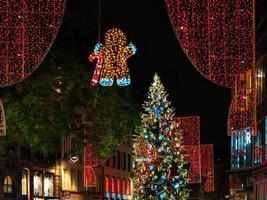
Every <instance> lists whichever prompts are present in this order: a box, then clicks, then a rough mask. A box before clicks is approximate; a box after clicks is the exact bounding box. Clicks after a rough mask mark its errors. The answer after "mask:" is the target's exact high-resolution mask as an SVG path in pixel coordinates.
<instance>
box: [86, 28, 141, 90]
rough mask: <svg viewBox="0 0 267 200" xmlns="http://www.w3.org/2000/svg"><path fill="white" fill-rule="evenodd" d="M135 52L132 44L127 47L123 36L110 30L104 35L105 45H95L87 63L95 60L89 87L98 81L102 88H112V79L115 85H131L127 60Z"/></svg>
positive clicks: (120, 32)
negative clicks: (115, 80)
mask: <svg viewBox="0 0 267 200" xmlns="http://www.w3.org/2000/svg"><path fill="white" fill-rule="evenodd" d="M136 51H137V49H136V47H135V45H134V44H133V43H131V42H130V43H129V44H128V45H127V39H126V36H125V34H124V33H123V32H122V31H121V30H120V29H118V28H112V29H110V30H108V31H107V33H106V35H105V44H104V45H102V44H101V43H97V44H96V46H95V48H94V52H93V53H92V54H91V55H90V56H89V61H90V62H93V60H94V59H97V64H96V69H95V71H94V74H93V77H92V80H91V86H95V85H96V84H97V82H98V79H100V81H99V82H100V84H101V85H102V86H112V85H113V82H114V78H115V77H116V79H117V85H119V86H128V85H130V83H131V79H130V74H129V68H128V64H127V59H128V58H129V57H130V56H132V55H133V54H135V53H136Z"/></svg>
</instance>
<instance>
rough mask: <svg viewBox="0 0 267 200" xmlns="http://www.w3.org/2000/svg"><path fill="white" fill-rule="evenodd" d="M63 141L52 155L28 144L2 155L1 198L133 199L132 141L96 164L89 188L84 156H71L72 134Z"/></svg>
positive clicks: (6, 199) (0, 171)
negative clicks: (30, 148) (32, 149)
mask: <svg viewBox="0 0 267 200" xmlns="http://www.w3.org/2000/svg"><path fill="white" fill-rule="evenodd" d="M62 141H63V142H62V150H61V152H59V153H58V154H57V155H56V154H55V155H52V156H49V157H45V156H43V155H42V154H40V153H39V154H37V153H33V152H31V151H30V150H29V149H28V148H10V150H9V151H8V153H7V155H5V156H4V157H1V156H0V199H1V200H63V199H64V200H65V199H71V200H96V199H101V200H102V199H112V198H114V197H115V198H114V199H125V200H126V199H131V187H132V186H131V184H132V182H131V178H130V174H131V173H130V171H131V148H130V146H129V145H121V146H120V147H119V148H118V151H117V152H116V154H115V155H113V156H111V157H110V158H109V159H108V160H107V161H106V162H105V163H104V164H102V165H100V166H98V167H95V168H94V170H95V174H96V187H93V188H85V187H84V179H83V177H84V176H83V162H82V159H80V158H79V157H75V156H74V155H72V156H70V155H71V154H70V152H71V151H72V150H73V144H74V143H73V142H72V136H70V137H68V138H66V139H63V140H62ZM74 148H75V147H74Z"/></svg>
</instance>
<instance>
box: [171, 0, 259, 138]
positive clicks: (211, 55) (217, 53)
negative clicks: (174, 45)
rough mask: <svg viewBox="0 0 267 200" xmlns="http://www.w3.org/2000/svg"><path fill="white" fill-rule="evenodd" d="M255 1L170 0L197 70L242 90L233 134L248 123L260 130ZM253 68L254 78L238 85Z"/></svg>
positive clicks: (233, 113)
mask: <svg viewBox="0 0 267 200" xmlns="http://www.w3.org/2000/svg"><path fill="white" fill-rule="evenodd" d="M254 1H255V0H247V1H243V0H236V1H232V2H228V1H196V0H193V1H182V0H166V4H167V7H168V12H169V16H170V19H171V21H172V24H173V28H174V30H175V32H176V34H177V37H178V40H179V42H180V44H181V45H182V47H183V49H184V51H185V53H186V54H187V55H188V57H189V59H190V60H191V62H192V63H193V65H194V66H195V67H196V69H197V70H198V71H199V72H200V73H201V74H202V75H204V76H205V77H206V78H207V79H208V80H210V81H213V82H214V83H216V84H219V85H222V86H225V87H230V88H233V89H235V91H236V92H235V96H234V99H233V101H232V104H231V107H230V112H229V118H228V135H229V136H231V135H232V134H233V133H234V132H235V131H238V130H244V128H247V127H250V128H251V130H252V135H255V134H256V132H257V131H256V84H255V77H254V76H256V75H255V29H254V23H255V18H254V4H255V2H254ZM248 73H251V77H252V78H251V79H252V80H251V81H247V80H245V84H242V85H238V84H236V83H237V82H239V80H240V76H242V75H243V74H248ZM244 97H245V98H244ZM242 98H243V99H246V103H245V104H250V105H251V107H250V108H249V109H247V106H246V105H245V104H244V100H242Z"/></svg>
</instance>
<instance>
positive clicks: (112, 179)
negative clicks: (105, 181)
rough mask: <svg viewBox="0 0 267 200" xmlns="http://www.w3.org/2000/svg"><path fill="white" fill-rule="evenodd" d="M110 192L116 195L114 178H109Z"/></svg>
mask: <svg viewBox="0 0 267 200" xmlns="http://www.w3.org/2000/svg"><path fill="white" fill-rule="evenodd" d="M111 192H112V193H116V179H115V177H114V176H112V178H111Z"/></svg>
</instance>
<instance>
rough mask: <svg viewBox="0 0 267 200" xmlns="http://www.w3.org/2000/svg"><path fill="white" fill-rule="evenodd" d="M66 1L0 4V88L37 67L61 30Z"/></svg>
mask: <svg viewBox="0 0 267 200" xmlns="http://www.w3.org/2000/svg"><path fill="white" fill-rule="evenodd" d="M65 5H66V0H42V1H38V0H32V1H25V0H19V1H18V0H1V2H0V16H1V20H0V49H1V51H0V87H5V86H9V85H12V84H15V83H17V82H18V81H21V80H23V79H24V78H26V77H27V76H29V75H30V74H31V73H33V71H34V70H35V69H36V68H37V67H38V65H39V64H40V63H41V61H42V60H43V59H44V57H45V55H46V54H47V52H48V51H49V49H50V47H51V45H52V43H53V41H54V39H55V37H56V35H57V32H58V30H59V27H60V24H61V20H62V17H63V13H64V10H65Z"/></svg>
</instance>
